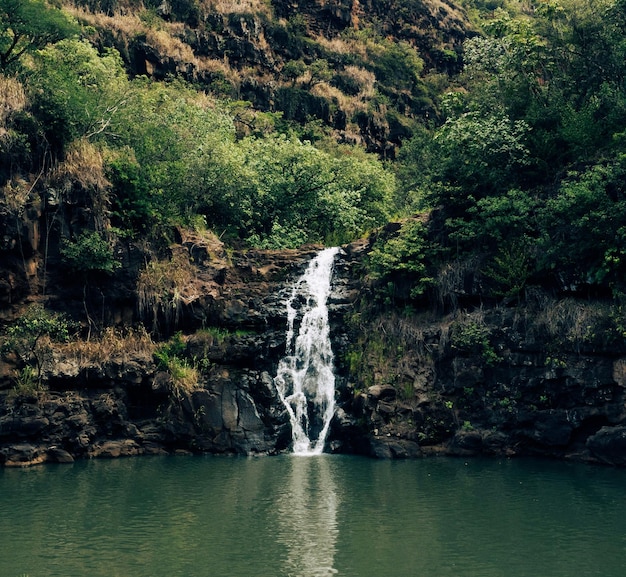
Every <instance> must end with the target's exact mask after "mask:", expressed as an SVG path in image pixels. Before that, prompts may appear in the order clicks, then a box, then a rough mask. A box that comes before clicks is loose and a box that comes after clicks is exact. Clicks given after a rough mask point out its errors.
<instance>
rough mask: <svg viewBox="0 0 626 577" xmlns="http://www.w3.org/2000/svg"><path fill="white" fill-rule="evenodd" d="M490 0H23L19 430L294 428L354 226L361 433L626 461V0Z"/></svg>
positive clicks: (11, 202)
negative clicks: (306, 286) (295, 289)
mask: <svg viewBox="0 0 626 577" xmlns="http://www.w3.org/2000/svg"><path fill="white" fill-rule="evenodd" d="M460 4H461V3H459V5H457V4H453V3H445V2H438V1H432V2H408V1H404V2H370V3H363V4H357V3H356V2H354V3H341V2H337V3H332V2H330V3H326V2H320V3H316V2H306V3H304V2H303V3H302V4H298V3H290V4H284V3H281V2H274V3H267V2H264V3H260V2H259V3H254V2H249V3H245V2H243V1H242V2H240V3H230V4H228V3H225V4H222V3H217V4H211V3H208V2H196V1H184V0H181V1H178V2H171V3H168V2H159V3H156V2H155V3H154V4H150V3H138V2H137V3H135V2H125V3H124V2H120V3H116V2H106V3H105V2H90V3H85V2H75V3H73V4H71V3H65V4H62V5H52V4H47V3H46V2H45V1H44V0H0V15H1V16H2V19H0V23H1V24H0V26H1V27H0V67H1V71H0V103H1V106H0V187H1V193H0V230H2V231H3V235H2V239H1V240H2V244H1V245H0V268H1V270H2V274H1V275H0V323H1V324H0V334H1V337H0V340H1V343H0V344H1V346H2V351H1V353H2V364H1V365H0V367H1V372H0V397H1V400H2V403H3V405H2V406H3V409H2V411H3V413H2V415H0V441H2V442H3V443H4V444H5V446H6V447H8V448H7V449H6V451H4V452H3V453H1V455H4V456H3V457H2V458H3V459H4V460H7V461H10V460H13V459H14V457H13V456H11V455H12V453H11V451H13V450H14V448H15V446H21V441H24V443H26V445H28V447H30V448H31V449H32V451H31V449H28V450H25V451H23V452H22V453H20V451H19V450H17V449H16V451H17V456H16V457H15V460H16V462H17V463H20V462H35V461H37V459H39V458H41V459H43V460H46V459H48V458H60V457H58V455H56V453H51V452H50V451H51V449H50V448H49V444H50V443H51V442H52V441H51V440H50V439H51V438H52V436H51V435H52V433H53V432H54V438H55V439H56V440H57V441H58V443H57V442H56V441H55V443H54V444H55V446H56V444H60V445H61V446H64V447H65V448H64V451H65V452H66V453H68V454H70V453H71V454H70V457H71V455H76V456H88V455H95V454H99V453H98V451H100V450H101V449H102V447H103V446H105V445H106V443H108V442H109V441H113V442H114V443H115V445H114V446H115V451H114V452H117V454H120V451H121V452H122V453H123V452H124V451H127V452H128V454H136V453H141V452H150V451H156V452H158V451H161V450H168V451H175V450H178V449H184V450H190V451H195V450H198V451H204V450H206V451H226V452H248V451H253V450H255V451H259V452H270V453H271V452H276V451H281V450H283V449H284V447H285V414H284V411H283V412H281V409H280V405H278V404H277V403H276V394H275V393H276V392H275V390H274V389H273V388H272V376H271V375H272V370H273V368H274V367H275V364H276V362H277V359H278V357H279V356H280V351H281V349H284V347H285V339H284V336H281V334H280V330H278V329H277V328H276V327H278V326H282V325H283V324H284V320H285V319H284V318H283V317H284V314H285V313H284V311H283V312H280V306H279V304H280V302H282V301H281V299H282V300H284V298H283V297H284V295H285V291H288V290H289V288H288V287H289V283H290V282H292V281H293V280H294V275H295V274H296V273H297V272H298V271H299V270H301V268H302V266H303V263H304V262H305V261H306V260H307V259H310V258H311V256H312V255H313V254H314V253H315V251H316V250H318V249H319V248H320V247H322V246H342V247H343V250H344V253H345V255H344V256H342V258H341V259H339V261H338V262H339V263H340V265H339V268H340V269H341V270H340V273H341V274H340V276H339V280H338V281H337V283H338V285H337V287H338V288H337V289H336V290H338V293H339V296H337V297H336V302H335V303H334V305H336V309H335V311H334V313H333V314H335V317H334V320H333V323H334V325H333V329H332V330H333V335H334V337H333V338H334V343H333V345H334V346H335V347H336V351H337V352H336V354H337V358H336V367H337V377H338V382H339V386H338V389H337V396H338V400H339V401H340V409H341V411H339V412H338V414H337V419H336V421H335V424H334V426H333V427H334V429H333V435H334V438H333V447H334V449H335V450H338V451H347V452H362V453H366V454H371V455H378V456H387V457H388V456H413V455H418V454H429V453H433V452H441V451H443V452H451V453H455V454H466V453H467V454H470V453H471V454H473V453H480V452H483V453H490V454H493V453H496V454H529V453H539V454H544V455H552V456H559V457H564V456H572V457H575V458H581V459H591V460H596V461H606V462H611V463H617V464H622V463H623V462H624V458H623V454H624V453H623V448H622V441H621V439H622V432H623V427H624V426H626V415H625V414H624V403H623V399H624V378H623V367H624V351H625V350H626V329H625V326H626V321H625V320H624V306H625V296H624V295H626V280H625V279H626V275H625V272H626V250H625V249H624V242H625V239H626V185H625V184H624V183H625V182H626V179H625V178H624V175H625V174H626V140H625V139H624V134H626V82H625V79H626V65H625V62H626V61H625V60H624V58H623V55H624V50H625V46H626V40H625V38H626V5H625V4H624V2H622V1H621V0H602V1H601V2H599V3H595V2H594V3H592V2H590V1H588V0H582V1H580V0H562V2H560V3H555V2H537V3H528V2H517V1H513V0H511V1H505V0H501V1H493V2H482V1H473V2H469V1H468V2H464V3H463V6H464V8H462V7H461V5H460ZM279 301H280V302H279ZM101 350H104V351H111V355H109V356H108V357H104V358H103V357H102V355H100V353H99V351H101ZM127 353H128V354H127ZM99 355H100V356H99ZM76 395H78V397H79V398H80V402H78V401H77V402H76V403H74V401H75V400H76V399H77V397H76ZM221 399H224V403H222V402H221ZM225 399H228V402H226V400H225ZM73 403H74V404H73ZM220 407H221V408H220ZM224 411H226V412H224ZM239 414H241V415H242V419H244V420H245V422H246V423H247V424H248V425H250V426H252V429H245V427H243V426H240V424H241V423H239V422H238V421H237V418H236V417H237V415H239ZM64 415H65V416H68V415H71V423H75V426H74V425H72V426H70V427H69V428H68V423H67V422H66V419H65V417H64ZM244 416H245V418H244ZM112 423H113V424H112ZM246 431H247V432H246ZM248 433H250V436H246V435H247V434H248ZM39 443H41V444H39ZM120 443H121V445H120ZM103 444H104V445H103ZM106 446H107V447H109V449H110V448H111V447H110V446H109V445H106ZM120 446H122V447H125V449H123V450H122V449H120ZM11 447H13V448H11ZM28 447H27V448H28ZM70 449H71V450H70ZM109 449H107V450H106V451H104V452H105V453H106V452H107V451H108V450H109ZM20 455H21V456H20ZM29 455H30V456H29ZM55 455H56V456H55ZM63 455H65V453H63ZM65 457H67V455H65ZM65 457H64V458H65Z"/></svg>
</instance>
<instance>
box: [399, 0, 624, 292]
mask: <svg viewBox="0 0 626 577" xmlns="http://www.w3.org/2000/svg"><path fill="white" fill-rule="evenodd" d="M475 4H476V5H477V6H478V5H480V6H479V7H482V8H489V10H488V11H487V13H486V15H487V16H488V18H486V19H485V20H484V21H483V31H484V34H482V35H479V36H477V37H474V38H472V39H470V40H467V41H466V43H465V54H464V58H465V66H464V70H463V72H462V74H461V75H460V76H459V78H458V83H459V85H458V88H455V89H454V90H451V91H450V92H449V93H448V94H446V95H445V96H444V97H443V98H442V101H441V109H442V111H443V113H444V117H443V119H442V123H441V124H439V125H437V126H434V127H432V128H430V129H427V130H425V131H424V132H422V133H419V134H416V136H415V137H414V139H413V141H412V142H409V143H408V144H407V145H406V146H405V147H404V148H403V150H402V152H401V156H400V159H399V163H398V175H399V177H400V182H401V187H402V195H401V196H402V197H403V198H405V199H407V202H408V203H410V206H412V207H413V208H414V209H415V210H426V209H436V210H435V212H434V213H433V216H434V219H433V222H432V232H433V234H436V239H437V243H436V245H434V246H433V248H434V250H431V253H430V255H429V257H428V259H427V260H428V262H429V263H430V270H428V271H426V273H425V274H426V276H435V277H438V279H439V284H442V283H443V282H444V279H443V277H442V276H441V274H442V271H443V270H447V267H448V265H447V264H446V263H449V262H451V260H453V261H455V262H457V263H458V264H457V265H455V266H456V267H457V268H456V270H457V271H458V270H461V269H463V267H464V266H465V272H466V273H467V272H469V273H471V274H472V275H473V276H474V278H475V279H476V278H478V284H476V281H474V285H475V286H480V287H482V288H481V289H480V291H481V292H482V294H484V295H486V296H492V297H501V296H507V297H511V296H515V297H519V296H520V295H521V293H522V291H523V288H524V287H525V286H527V284H528V283H540V284H542V285H544V286H548V287H552V288H555V289H558V290H561V291H582V290H595V291H605V292H606V291H612V292H613V294H615V295H617V294H620V293H621V292H623V290H624V249H623V244H624V230H625V229H624V226H625V224H626V220H624V217H625V216H626V214H625V212H624V211H625V210H626V197H625V196H624V184H623V182H624V180H623V177H624V154H625V153H626V148H625V142H624V138H623V134H624V130H625V129H626V114H625V112H626V85H625V84H624V79H625V78H626V60H625V59H624V47H625V46H626V44H625V42H626V3H625V2H623V1H622V0H616V1H613V0H604V1H602V2H591V1H590V0H562V1H560V2H556V1H555V2H552V1H550V2H533V3H530V4H529V5H526V4H519V5H518V4H515V3H513V2H510V3H508V2H498V3H475ZM487 4H489V6H487ZM494 8H495V10H494ZM400 234H401V235H402V234H403V232H402V231H401V232H400ZM407 240H408V239H407ZM416 246H417V245H416ZM394 250H395V249H394V247H393V246H392V245H389V248H388V252H389V262H393V259H394ZM464 263H465V264H464ZM472 263H473V264H472Z"/></svg>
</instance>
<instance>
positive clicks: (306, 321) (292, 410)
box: [274, 247, 339, 455]
mask: <svg viewBox="0 0 626 577" xmlns="http://www.w3.org/2000/svg"><path fill="white" fill-rule="evenodd" d="M338 252H339V248H337V247H335V248H327V249H325V250H323V251H321V252H320V253H319V254H318V255H317V256H316V257H315V258H314V259H313V260H312V261H311V262H310V264H309V266H308V268H307V269H306V271H305V273H304V274H303V275H302V276H301V277H300V278H299V279H298V281H297V282H296V283H295V284H294V286H293V289H292V292H291V296H290V298H289V300H288V302H287V346H286V354H285V357H284V358H283V359H281V361H280V363H279V365H278V370H277V372H276V377H275V379H274V382H275V383H276V389H277V391H278V394H279V396H280V399H281V401H282V402H283V404H284V405H285V408H286V409H287V412H288V413H289V419H290V421H291V430H292V437H293V452H294V453H296V454H299V455H311V454H312V455H319V454H321V453H322V451H323V450H324V443H325V441H326V435H327V434H328V429H329V427H330V421H331V420H332V418H333V415H334V412H335V375H334V373H333V351H332V348H331V343H330V328H329V325H328V308H327V307H326V301H327V299H328V296H329V294H330V288H331V287H330V281H331V277H332V272H333V263H334V259H335V256H336V255H337V253H338ZM298 321H299V322H300V325H299V327H298V326H297V323H298Z"/></svg>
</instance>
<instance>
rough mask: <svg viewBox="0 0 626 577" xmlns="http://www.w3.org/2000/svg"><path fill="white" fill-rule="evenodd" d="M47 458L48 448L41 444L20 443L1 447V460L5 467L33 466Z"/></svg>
mask: <svg viewBox="0 0 626 577" xmlns="http://www.w3.org/2000/svg"><path fill="white" fill-rule="evenodd" d="M47 460H48V453H47V449H46V447H42V446H40V445H33V444H30V443H19V444H14V445H9V446H7V447H3V448H2V449H0V461H1V462H2V463H3V464H4V466H5V467H31V466H33V465H40V464H41V463H45V462H46V461H47Z"/></svg>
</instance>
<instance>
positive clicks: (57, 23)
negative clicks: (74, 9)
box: [0, 0, 80, 69]
mask: <svg viewBox="0 0 626 577" xmlns="http://www.w3.org/2000/svg"><path fill="white" fill-rule="evenodd" d="M79 30H80V28H79V26H78V25H77V24H75V23H74V22H72V21H71V20H70V19H69V18H68V16H67V15H66V14H65V13H64V12H63V11H62V10H60V9H58V8H54V7H52V6H50V5H49V4H48V3H47V2H45V0H0V69H6V68H8V67H9V66H10V65H11V64H13V63H15V62H16V61H17V60H19V59H20V58H21V57H22V56H23V55H24V54H25V53H26V52H34V51H35V50H39V49H41V48H44V47H45V46H46V45H48V44H51V43H54V42H58V41H59V40H62V39H63V38H68V37H69V36H72V35H73V34H77V33H78V32H79Z"/></svg>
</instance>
